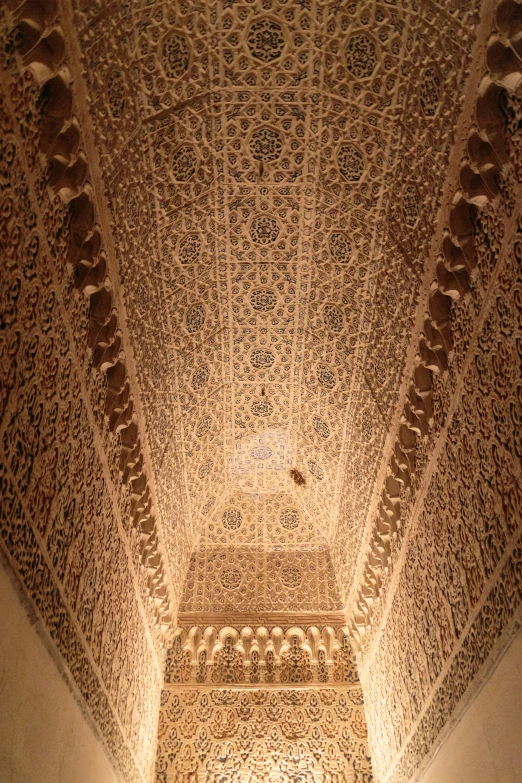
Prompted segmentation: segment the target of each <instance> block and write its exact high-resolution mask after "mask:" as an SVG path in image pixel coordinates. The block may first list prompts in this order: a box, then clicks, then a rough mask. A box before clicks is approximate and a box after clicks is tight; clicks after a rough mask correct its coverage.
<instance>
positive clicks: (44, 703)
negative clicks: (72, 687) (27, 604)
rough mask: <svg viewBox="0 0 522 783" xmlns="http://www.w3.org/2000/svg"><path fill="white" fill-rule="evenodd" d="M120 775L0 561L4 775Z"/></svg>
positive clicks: (50, 780) (90, 779)
mask: <svg viewBox="0 0 522 783" xmlns="http://www.w3.org/2000/svg"><path fill="white" fill-rule="evenodd" d="M117 780H118V778H117V777H116V775H115V773H114V771H113V769H112V767H111V764H110V762H109V760H108V758H107V756H106V754H105V752H104V750H103V748H102V746H101V744H100V743H99V741H98V740H97V739H96V737H95V735H94V734H93V732H92V730H91V728H90V726H89V725H88V724H87V723H86V721H85V718H84V716H83V715H82V712H81V710H80V708H79V707H78V704H77V703H76V701H75V699H74V698H73V696H72V695H71V693H70V691H69V689H68V687H67V685H66V684H65V682H64V680H63V679H62V677H61V676H60V674H59V672H58V670H57V668H56V666H55V664H54V662H53V660H52V658H51V657H50V655H49V653H48V652H47V649H46V647H45V646H44V644H43V642H42V641H41V639H40V638H39V636H38V634H37V633H36V631H35V629H34V628H33V627H32V626H31V623H30V621H29V619H28V617H27V614H26V612H25V610H24V608H23V607H22V605H21V603H20V601H19V598H18V594H17V592H16V591H15V589H14V587H13V585H12V584H11V582H10V580H9V577H8V575H7V573H6V571H5V569H4V568H2V567H1V566H0V781H1V782H2V783H116V782H117Z"/></svg>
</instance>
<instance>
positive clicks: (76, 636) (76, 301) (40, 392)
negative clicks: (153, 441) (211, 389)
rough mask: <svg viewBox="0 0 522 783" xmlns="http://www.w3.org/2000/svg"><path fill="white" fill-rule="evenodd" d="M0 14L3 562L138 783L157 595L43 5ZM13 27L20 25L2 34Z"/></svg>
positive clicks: (132, 437)
mask: <svg viewBox="0 0 522 783" xmlns="http://www.w3.org/2000/svg"><path fill="white" fill-rule="evenodd" d="M8 6H10V8H9V7H8V8H7V9H6V8H1V9H0V41H1V47H0V58H1V64H2V83H1V92H0V103H1V106H0V123H1V134H0V137H1V138H0V149H1V152H0V166H1V168H0V188H1V191H0V203H1V247H2V263H1V267H0V289H1V292H0V296H1V313H2V317H1V331H0V389H1V391H0V509H1V513H0V551H1V555H2V559H3V560H5V561H6V563H7V565H8V567H9V568H10V570H11V572H12V573H13V574H14V575H16V578H17V580H18V583H19V586H20V588H21V590H22V591H23V592H24V594H25V598H26V599H27V600H28V601H29V604H30V606H31V611H33V612H35V613H36V615H37V616H38V617H39V618H40V619H41V620H42V622H43V625H44V626H45V627H46V629H47V632H48V637H49V642H50V644H51V645H53V646H54V649H55V651H57V653H58V655H59V656H60V659H61V661H62V664H63V665H64V669H65V671H66V672H67V676H68V678H69V684H70V686H71V688H72V689H73V691H74V693H75V695H76V696H77V697H79V698H80V699H82V700H83V703H84V707H85V709H86V712H87V714H88V716H89V719H90V720H91V722H92V724H93V726H94V729H95V731H96V732H97V734H98V735H101V736H102V737H103V739H104V742H105V744H106V748H107V751H108V753H109V754H110V757H111V759H112V763H113V764H114V765H115V767H116V768H118V769H119V770H120V772H121V774H122V775H123V777H124V779H125V780H128V781H140V780H144V781H145V780H150V774H151V764H152V761H153V757H154V753H155V746H156V725H157V715H158V709H159V700H160V689H161V685H162V681H163V668H164V655H165V628H166V627H167V625H166V623H167V622H168V619H169V611H170V607H169V601H168V595H167V589H166V586H165V580H164V579H163V578H162V577H163V575H162V563H161V559H160V556H159V553H158V542H157V537H156V532H155V527H154V518H153V517H152V515H151V513H150V491H149V489H148V484H147V477H146V474H145V472H144V470H143V457H142V455H141V454H140V442H139V436H138V434H137V425H136V423H135V417H134V416H133V407H132V406H133V401H132V393H131V390H130V386H129V382H128V379H127V377H126V367H125V354H124V349H123V343H122V334H121V330H120V329H119V326H118V317H117V313H116V305H115V299H114V296H113V292H112V288H111V282H110V278H109V277H108V276H107V271H106V258H105V255H104V253H103V250H102V248H101V239H100V233H99V230H98V228H97V227H96V226H95V207H94V203H93V200H92V189H91V186H90V184H89V182H88V179H87V177H88V173H89V169H88V166H87V162H86V157H85V152H84V150H83V147H82V144H83V141H82V136H81V128H80V124H79V122H78V119H77V116H76V114H75V106H74V99H73V90H72V88H71V77H70V72H69V70H68V66H67V56H68V50H67V47H66V45H65V41H64V36H63V30H62V28H61V27H60V26H59V20H58V18H57V17H56V7H55V5H54V4H53V3H41V4H39V3H33V4H31V3H25V4H24V5H22V6H20V7H19V8H17V4H16V3H9V4H8ZM16 23H17V24H16Z"/></svg>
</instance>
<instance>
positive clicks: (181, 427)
mask: <svg viewBox="0 0 522 783" xmlns="http://www.w3.org/2000/svg"><path fill="white" fill-rule="evenodd" d="M457 5H458V4H456V3H455V4H452V3H443V4H440V5H438V4H436V3H431V2H426V3H424V2H423V3H422V4H417V3H415V2H412V3H410V4H402V3H401V4H400V5H395V4H394V3H393V2H371V1H369V2H365V3H350V2H339V0H335V2H329V3H316V2H313V0H302V2H298V3H296V2H285V1H284V0H279V1H278V0H255V1H250V0H245V1H244V2H233V1H232V0H229V1H228V2H227V0H225V1H224V2H209V3H198V2H180V3H161V2H142V3H140V2H133V3H132V4H131V6H130V7H128V6H127V4H119V3H118V4H115V5H113V6H111V7H109V9H108V10H107V9H105V10H104V12H103V15H101V14H100V8H101V6H100V5H99V4H98V3H91V2H89V3H84V4H83V6H82V8H81V10H80V11H78V12H77V15H76V17H77V18H76V24H77V28H78V30H79V40H80V44H81V49H82V57H83V67H84V69H85V72H86V81H87V88H88V92H89V98H90V101H91V109H90V111H91V117H92V120H93V126H94V134H95V142H96V147H97V149H98V151H99V162H100V168H101V173H102V175H103V180H104V187H105V190H106V196H107V198H108V202H109V206H110V210H111V216H112V230H113V235H114V240H115V248H116V255H117V258H118V261H119V266H120V276H121V280H122V287H123V295H124V302H125V306H126V311H127V325H128V328H129V331H130V336H131V342H132V346H133V352H134V357H135V363H136V367H137V375H138V381H139V386H140V393H141V403H142V408H143V411H144V415H145V425H146V431H147V438H148V444H149V449H150V455H151V462H152V465H153V470H154V474H155V480H156V488H157V497H158V505H159V510H160V516H161V519H162V524H163V530H164V537H165V540H166V544H167V549H168V550H169V555H170V567H171V571H172V573H175V570H176V569H177V568H178V567H181V566H186V562H187V560H188V556H189V553H190V551H191V550H193V549H194V545H195V543H196V541H197V538H198V536H199V535H200V534H201V533H202V531H203V533H202V539H201V542H202V543H200V549H201V547H203V552H204V553H207V554H208V551H209V547H214V548H216V557H219V550H220V548H221V549H222V550H223V552H224V551H225V549H228V550H230V546H235V547H236V553H235V554H234V553H232V554H230V551H228V554H226V555H225V554H223V557H225V558H228V559H230V558H232V560H234V558H237V556H238V554H237V552H239V554H241V552H245V551H246V549H247V548H248V547H250V550H249V551H252V547H254V548H255V550H256V551H258V550H259V552H261V551H262V552H264V553H265V554H262V553H261V554H259V555H258V556H259V557H260V558H266V556H267V555H266V553H267V552H268V553H269V556H270V557H271V558H276V559H277V550H278V549H281V548H283V549H285V550H287V549H292V548H293V549H295V550H296V551H297V550H300V555H299V557H300V558H301V559H302V560H303V563H304V561H308V560H310V559H313V560H314V562H316V561H317V563H316V567H317V568H319V569H321V568H324V569H326V570H325V574H326V573H327V572H328V573H329V574H330V572H332V563H331V562H330V555H329V551H328V550H329V549H331V551H332V557H333V566H334V568H335V572H336V575H337V578H338V580H339V584H340V585H341V593H342V595H341V597H339V595H336V596H335V597H333V594H334V593H335V592H336V591H335V590H334V591H333V593H332V597H331V599H330V598H329V597H327V596H326V595H323V596H322V597H321V598H320V599H318V600H317V603H316V606H317V608H319V606H321V607H322V608H325V609H326V608H334V607H335V608H336V609H337V608H341V607H342V605H343V601H344V600H345V599H346V595H347V592H348V591H349V588H350V586H351V582H352V579H353V575H354V567H355V563H356V558H357V552H358V548H359V545H360V541H361V537H362V536H363V534H364V530H365V522H366V514H367V509H368V505H369V500H370V497H371V494H372V490H373V484H374V480H375V477H376V472H377V469H378V465H379V460H380V456H381V451H382V447H383V444H384V441H385V439H386V436H387V433H388V429H389V426H390V423H391V419H392V416H393V413H394V406H395V404H396V402H397V395H398V390H399V385H400V381H401V372H402V366H403V362H404V358H405V352H406V348H407V344H408V340H409V336H410V333H411V327H412V323H413V319H414V315H415V308H416V304H417V298H418V294H419V282H420V276H421V274H422V270H423V262H424V256H425V254H426V252H427V248H428V242H429V238H430V231H431V230H432V226H433V216H434V214H435V212H436V209H437V206H438V199H439V194H440V190H441V186H442V182H443V178H444V175H445V166H446V164H447V160H448V154H449V149H450V146H451V143H452V133H453V129H454V126H455V121H456V118H457V117H458V113H459V107H460V97H459V96H460V90H461V89H462V84H463V81H464V74H465V69H466V64H467V62H468V60H469V54H470V48H471V43H472V41H473V25H472V24H471V22H472V20H473V15H472V12H471V10H470V11H469V12H467V11H466V12H464V11H461V10H460V9H459V8H457ZM292 469H295V470H297V471H298V473H299V474H300V476H299V475H298V476H297V478H298V479H301V481H298V482H296V480H295V479H294V478H293V476H292V472H291V471H292ZM302 479H304V482H303V481H302ZM321 553H322V554H321ZM256 556H257V555H256ZM197 557H198V554H197V553H196V554H195V555H194V556H193V561H192V563H193V564H194V560H195V559H196V560H197ZM321 557H322V558H323V559H324V561H325V562H324V564H323V565H319V564H318V558H319V559H320V558H321ZM207 560H208V558H207ZM248 562H250V561H248ZM296 562H297V557H296ZM259 567H260V568H262V567H263V568H266V563H265V561H264V560H263V564H262V566H259ZM291 567H294V566H288V568H291ZM228 568H229V570H230V571H231V573H230V574H229V576H230V579H229V582H230V584H229V585H228V587H229V589H230V588H231V589H233V590H235V589H237V591H238V595H239V594H241V587H240V585H241V584H242V582H241V581H240V582H239V583H238V584H237V585H236V587H233V586H232V582H231V581H230V580H232V581H233V579H232V577H233V574H232V570H233V569H234V568H236V569H237V568H239V570H241V568H240V566H239V565H238V564H237V563H236V564H235V565H234V564H232V565H229V566H228ZM256 568H257V566H256ZM297 568H298V572H299V573H298V576H297V577H296V579H300V583H301V582H303V581H304V575H305V573H306V572H307V566H304V565H302V567H299V564H297ZM254 570H255V569H254ZM276 571H277V568H276ZM220 573H221V585H222V587H224V584H223V578H224V577H223V572H220ZM227 573H228V572H227ZM278 573H279V572H278ZM207 576H208V575H207ZM241 578H243V577H241ZM277 578H278V579H279V578H281V579H282V575H280V576H278V577H277ZM288 578H290V577H288ZM331 579H333V577H330V576H329V577H328V580H331ZM328 580H327V582H328ZM176 581H177V580H176V578H173V582H174V583H176ZM178 581H179V580H178ZM189 581H190V573H189ZM225 581H226V579H225ZM333 581H335V580H333ZM215 584H216V585H218V584H219V580H218V581H217V582H216V583H215ZM283 584H284V582H283ZM295 587H296V585H292V586H290V587H288V586H287V589H288V590H289V591H290V594H291V593H292V589H294V588H295ZM216 589H217V588H216ZM310 589H312V588H310ZM188 592H190V584H188V585H186V590H185V597H184V601H185V602H186V600H187V593H188ZM178 595H179V593H178ZM250 598H251V602H250V603H251V605H252V606H254V605H255V600H254V598H253V594H252V595H251V596H250ZM216 600H217V599H216ZM249 600H250V599H249ZM218 603H219V601H218ZM225 603H226V602H225ZM247 603H248V601H247ZM291 603H292V602H291ZM203 605H204V599H203V597H202V593H201V592H200V593H199V597H198V599H197V601H196V604H194V605H191V606H192V608H195V606H199V607H200V608H203ZM214 605H216V606H217V604H215V602H214ZM207 608H208V606H207ZM306 608H308V605H307V607H306Z"/></svg>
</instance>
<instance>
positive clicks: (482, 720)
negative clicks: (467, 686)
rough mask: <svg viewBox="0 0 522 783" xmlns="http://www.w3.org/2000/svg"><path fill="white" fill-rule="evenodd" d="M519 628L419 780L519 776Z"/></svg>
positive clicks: (514, 782) (486, 781) (502, 781)
mask: <svg viewBox="0 0 522 783" xmlns="http://www.w3.org/2000/svg"><path fill="white" fill-rule="evenodd" d="M521 683H522V632H520V631H519V632H518V635H517V636H516V638H515V639H514V640H513V641H512V643H511V645H510V647H509V648H508V650H507V651H506V652H505V654H504V656H503V657H502V659H501V660H500V662H499V663H498V665H497V667H496V669H495V670H494V671H493V673H492V674H491V676H490V677H489V679H488V680H487V682H486V683H485V684H484V686H483V688H482V690H481V691H480V692H479V693H478V694H477V696H476V697H475V699H474V701H473V702H472V703H471V704H470V706H469V707H468V709H467V710H466V712H465V713H464V715H463V716H462V718H461V719H460V721H459V723H458V724H457V725H456V726H455V728H454V729H453V731H452V732H451V734H450V735H449V736H448V738H447V739H446V741H445V742H444V744H443V745H442V746H441V748H440V749H439V751H438V753H437V755H436V756H435V758H434V759H433V761H432V762H431V764H430V765H429V767H428V768H427V769H426V771H425V773H424V774H423V775H422V777H420V778H419V783H438V782H439V781H440V780H444V781H445V783H468V782H469V781H470V780H472V781H473V782H474V783H518V781H519V780H521V778H522V687H521Z"/></svg>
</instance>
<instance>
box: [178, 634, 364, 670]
mask: <svg viewBox="0 0 522 783" xmlns="http://www.w3.org/2000/svg"><path fill="white" fill-rule="evenodd" d="M358 680H359V678H358V676H357V669H356V666H355V658H354V655H353V651H352V649H351V645H350V640H349V637H348V634H347V633H346V629H343V628H337V629H336V628H334V627H332V626H326V627H323V628H321V629H320V628H318V627H317V626H309V627H296V626H294V627H289V628H286V629H284V628H282V627H280V626H275V627H272V628H267V627H266V626H258V627H250V626H243V627H231V626H221V627H216V626H208V627H206V628H202V627H201V626H194V627H192V628H178V629H177V630H176V632H175V635H174V639H173V643H172V646H171V647H170V649H169V651H168V655H167V664H166V669H165V682H166V683H167V684H176V685H179V684H188V683H197V684H200V685H203V684H218V683H220V684H227V685H230V684H259V683H264V684H270V685H273V684H274V683H277V684H279V685H285V684H293V685H295V684H301V685H304V684H311V683H318V684H324V683H335V684H342V683H351V684H353V683H356V682H358Z"/></svg>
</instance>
